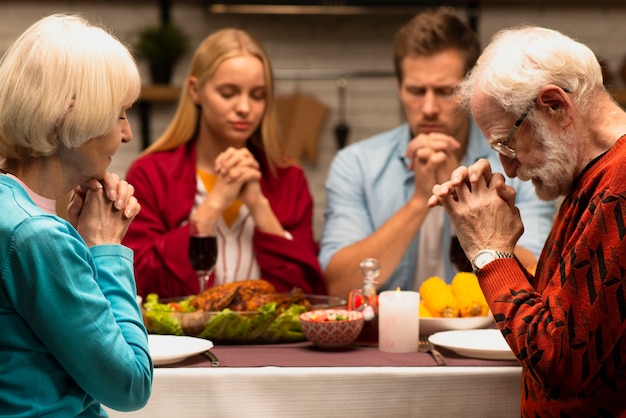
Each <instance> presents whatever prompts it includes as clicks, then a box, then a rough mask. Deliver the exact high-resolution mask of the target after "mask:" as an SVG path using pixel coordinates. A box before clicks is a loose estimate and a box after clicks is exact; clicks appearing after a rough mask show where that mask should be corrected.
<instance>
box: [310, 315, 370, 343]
mask: <svg viewBox="0 0 626 418" xmlns="http://www.w3.org/2000/svg"><path fill="white" fill-rule="evenodd" d="M300 325H302V331H303V332H304V335H305V337H306V338H307V339H308V340H309V341H311V342H312V343H313V344H315V345H317V346H318V347H322V348H333V349H335V348H344V347H347V346H349V345H350V344H352V343H353V342H354V340H356V337H358V336H359V333H360V332H361V329H363V314H362V313H361V312H359V311H349V310H346V309H319V310H313V311H309V312H305V313H303V314H300Z"/></svg>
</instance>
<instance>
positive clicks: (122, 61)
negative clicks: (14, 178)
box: [0, 14, 141, 159]
mask: <svg viewBox="0 0 626 418" xmlns="http://www.w3.org/2000/svg"><path fill="white" fill-rule="evenodd" d="M140 89H141V82H140V78H139V71H138V69H137V64H136V62H135V60H134V59H133V57H132V55H131V54H130V52H129V51H128V49H127V48H126V47H125V46H124V45H122V44H121V43H120V42H119V41H118V40H117V39H116V38H115V37H113V36H112V35H111V34H110V33H108V32H107V31H106V30H104V29H103V28H100V27H97V26H94V25H92V24H90V23H89V22H87V21H86V20H85V19H83V18H82V17H80V16H77V15H66V14H54V15H51V16H48V17H45V18H43V19H41V20H39V21H37V22H36V23H35V24H33V25H32V26H31V27H29V28H28V29H27V30H26V31H25V32H24V33H23V34H22V35H21V36H20V37H19V38H18V39H17V40H16V41H15V43H14V44H13V45H12V46H11V48H10V49H9V50H8V51H7V52H6V54H5V55H4V57H3V58H2V61H1V62H0V157H5V158H13V159H23V158H27V157H36V156H41V155H50V154H52V153H54V152H55V151H56V150H57V148H58V146H59V145H63V146H65V147H68V148H74V147H79V146H80V145H82V144H83V143H84V142H86V141H88V140H89V139H92V138H96V137H99V136H102V135H105V134H106V133H107V132H108V131H109V130H110V129H111V128H112V127H113V126H114V124H115V123H116V121H117V119H118V118H119V114H120V112H121V109H122V107H123V106H124V105H129V104H132V103H133V102H134V101H135V100H137V98H138V97H139V93H140Z"/></svg>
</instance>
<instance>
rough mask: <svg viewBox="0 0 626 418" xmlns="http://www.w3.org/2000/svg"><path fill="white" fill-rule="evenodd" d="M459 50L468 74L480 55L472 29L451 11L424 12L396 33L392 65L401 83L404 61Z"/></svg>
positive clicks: (478, 45) (478, 43) (447, 9)
mask: <svg viewBox="0 0 626 418" xmlns="http://www.w3.org/2000/svg"><path fill="white" fill-rule="evenodd" d="M447 49H456V50H458V51H459V52H460V53H461V54H462V55H463V56H464V57H465V65H466V72H467V71H469V70H470V69H472V67H473V66H474V64H476V60H478V56H479V55H480V41H479V40H478V37H477V36H476V34H475V33H474V31H473V30H472V29H471V28H470V26H469V25H468V24H467V23H465V22H463V21H462V20H461V19H459V18H458V17H457V16H456V14H455V13H454V10H453V9H450V8H439V9H437V10H428V11H425V12H422V13H420V14H418V15H416V16H415V17H413V18H412V19H411V20H409V21H408V22H407V23H406V24H405V25H404V26H402V27H401V28H400V29H399V30H398V32H396V36H395V42H394V53H393V64H394V68H395V72H396V77H397V78H398V81H399V82H402V78H403V74H402V61H403V60H404V58H406V57H407V56H419V55H433V54H437V53H440V52H442V51H445V50H447Z"/></svg>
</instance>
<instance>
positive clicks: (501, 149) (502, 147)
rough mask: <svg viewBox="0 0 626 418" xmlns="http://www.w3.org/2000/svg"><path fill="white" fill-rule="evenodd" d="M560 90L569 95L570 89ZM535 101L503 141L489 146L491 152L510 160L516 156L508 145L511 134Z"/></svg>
mask: <svg viewBox="0 0 626 418" xmlns="http://www.w3.org/2000/svg"><path fill="white" fill-rule="evenodd" d="M561 90H563V91H564V92H565V93H571V91H570V89H568V88H565V87H561ZM536 100H537V99H536V98H535V100H533V102H532V103H531V105H530V106H528V109H526V111H525V112H524V113H522V116H520V117H519V119H518V120H517V122H515V124H514V125H513V127H512V128H511V130H510V131H509V134H508V135H507V136H506V138H504V141H500V142H496V143H495V144H493V145H492V146H491V148H492V149H493V150H495V151H496V152H498V153H499V154H500V155H504V156H505V157H508V158H511V159H513V158H515V157H516V156H517V152H515V150H514V149H513V148H511V147H509V146H508V143H509V141H510V140H511V138H513V134H515V131H517V129H518V128H519V126H520V125H521V124H522V122H524V119H526V116H528V114H529V113H530V111H531V110H533V107H535V103H536Z"/></svg>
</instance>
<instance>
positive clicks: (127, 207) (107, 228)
mask: <svg viewBox="0 0 626 418" xmlns="http://www.w3.org/2000/svg"><path fill="white" fill-rule="evenodd" d="M134 193H135V189H134V187H133V186H132V185H131V184H129V183H128V182H127V181H125V180H121V179H120V178H119V176H118V175H117V174H113V173H106V175H105V176H104V177H103V178H102V179H101V180H97V179H91V180H89V181H87V182H85V183H83V184H81V185H80V186H77V187H76V188H74V190H73V191H72V195H71V198H70V202H69V204H68V207H67V216H68V219H69V222H70V223H71V224H72V226H74V228H76V230H77V231H78V233H79V234H80V235H81V236H82V237H83V239H84V240H85V242H86V243H87V245H88V246H90V247H91V246H94V245H101V244H120V243H121V242H122V238H123V237H124V235H125V234H126V231H127V230H128V227H129V225H130V222H131V221H132V220H133V219H134V218H135V216H137V214H138V213H139V211H140V210H141V205H140V204H139V202H138V201H137V199H136V198H135V196H134Z"/></svg>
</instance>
